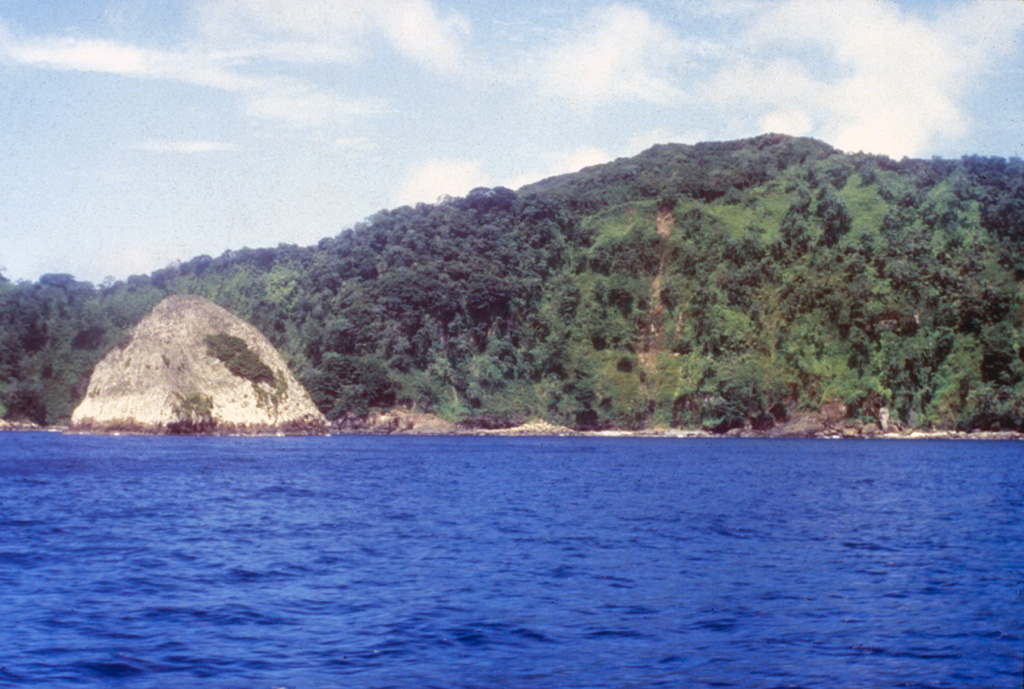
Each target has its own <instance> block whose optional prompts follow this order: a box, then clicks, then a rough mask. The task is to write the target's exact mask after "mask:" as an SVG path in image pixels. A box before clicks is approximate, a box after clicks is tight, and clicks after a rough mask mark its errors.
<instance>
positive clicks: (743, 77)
mask: <svg viewBox="0 0 1024 689" xmlns="http://www.w3.org/2000/svg"><path fill="white" fill-rule="evenodd" d="M1022 28H1024V3H1017V2H1013V3H1011V2H980V1H979V2H973V3H970V4H966V5H958V6H956V7H955V8H953V9H952V10H949V11H947V12H946V13H944V14H942V15H940V16H939V17H937V18H935V19H926V18H923V17H921V16H918V15H915V14H911V13H908V12H904V11H902V10H901V9H900V8H899V7H898V6H897V5H895V4H894V3H892V2H887V1H884V0H844V2H833V3H822V2H818V1H815V0H787V1H786V2H781V3H772V4H769V5H767V10H765V11H764V12H762V13H760V14H759V15H758V16H757V17H756V18H755V19H754V21H753V23H752V24H751V25H750V27H749V29H748V30H747V31H746V32H745V33H744V34H742V35H741V36H739V37H738V39H737V41H736V43H735V45H734V51H735V52H734V54H733V56H732V57H731V58H730V59H728V60H727V61H726V63H725V64H724V66H723V67H722V68H721V69H720V70H719V72H718V74H717V75H716V77H715V78H714V81H713V83H711V84H709V86H708V88H707V95H708V97H709V98H710V99H711V100H712V101H713V102H715V103H716V105H717V106H718V107H719V108H721V109H729V110H730V111H732V112H737V111H742V110H744V109H750V108H751V107H753V108H756V109H757V110H759V111H761V112H763V113H766V114H763V115H760V117H759V118H758V124H759V125H760V126H761V128H762V129H771V130H776V131H784V132H785V133H790V134H813V135H815V136H819V137H820V138H823V139H825V140H826V141H828V142H829V143H832V144H834V145H836V146H838V147H839V148H841V149H844V150H854V151H856V150H865V151H870V152H875V153H886V154H889V155H894V156H901V155H920V154H921V153H922V152H924V151H926V150H927V149H928V148H929V146H931V145H933V144H934V143H935V142H936V141H941V140H955V139H957V138H959V137H962V136H964V135H965V134H967V133H968V132H969V130H970V126H971V121H970V119H969V117H968V115H967V113H966V111H965V108H964V106H963V105H962V102H963V100H964V97H965V95H966V94H967V93H968V92H969V90H970V89H971V88H972V86H973V84H974V82H975V81H976V80H978V79H981V78H983V73H984V70H985V69H986V66H987V65H988V64H989V62H990V61H991V59H992V58H993V56H994V55H996V54H1000V53H1003V54H1005V53H1007V52H1009V51H1011V50H1013V48H1014V46H1015V45H1016V44H1015V43H1014V41H1015V40H1016V38H1017V37H1018V35H1019V33H1020V31H1021V29H1022Z"/></svg>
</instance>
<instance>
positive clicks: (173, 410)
mask: <svg viewBox="0 0 1024 689" xmlns="http://www.w3.org/2000/svg"><path fill="white" fill-rule="evenodd" d="M71 423H72V426H73V427H75V428H77V429H80V430H99V431H118V430H126V431H144V432H156V433H210V432H228V433H230V432H240V433H255V432H271V433H272V432H301V431H310V430H316V429H318V428H320V427H321V426H322V425H323V423H324V418H323V416H322V415H321V414H320V412H319V411H318V410H317V408H316V407H315V406H314V405H313V402H312V401H311V400H310V398H309V394H308V393H307V392H306V390H305V389H304V388H303V387H302V385H300V384H299V382H298V381H297V380H295V377H294V376H293V375H292V374H291V373H290V372H289V370H288V366H287V364H285V362H284V361H283V360H282V359H281V356H280V355H279V354H278V353H277V350H275V349H274V347H273V345H271V344H270V342H268V341H267V339H266V338H265V337H264V336H263V335H262V334H261V333H260V332H259V331H257V330H256V329H255V328H253V327H252V326H251V325H249V324H248V323H246V322H244V321H242V320H241V319H239V318H237V317H236V316H234V315H232V314H231V313H229V312H228V311H226V310H224V309H223V308H221V307H219V306H217V305H216V304H213V303H211V302H209V301H207V300H206V299H203V298H202V297H197V296H171V297H168V298H166V299H164V300H163V301H161V302H160V303H159V304H157V306H156V307H155V308H154V309H153V311H152V312H151V313H150V314H149V315H148V316H147V317H146V318H145V319H143V320H142V321H141V322H140V323H139V324H138V325H137V326H136V328H135V330H134V331H133V332H132V335H131V338H130V339H129V340H128V341H127V342H126V343H124V344H123V346H118V347H115V348H114V349H112V350H111V351H110V352H109V353H108V354H107V355H106V356H105V357H104V358H103V359H102V360H101V361H100V362H99V364H97V365H96V368H95V370H94V371H93V373H92V377H91V378H90V380H89V388H88V391H87V392H86V395H85V399H84V400H83V401H82V403H81V404H80V405H79V406H78V408H77V409H75V411H74V414H73V415H72V417H71Z"/></svg>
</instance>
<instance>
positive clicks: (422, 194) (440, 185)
mask: <svg viewBox="0 0 1024 689" xmlns="http://www.w3.org/2000/svg"><path fill="white" fill-rule="evenodd" d="M491 184H492V183H491V181H490V177H489V176H488V175H487V174H486V173H485V172H484V171H483V167H482V166H481V164H480V162H479V161H476V160H450V159H439V160H429V161H426V162H423V163H418V164H416V165H413V166H411V167H410V168H409V170H408V172H407V173H406V178H405V182H404V183H403V184H402V187H401V189H400V190H399V192H398V196H397V198H396V199H395V201H396V202H397V203H399V204H410V205H411V204H414V203H434V202H436V201H437V200H438V199H439V198H441V197H443V196H465V195H466V194H467V193H469V191H471V190H472V189H475V188H476V187H486V186H491Z"/></svg>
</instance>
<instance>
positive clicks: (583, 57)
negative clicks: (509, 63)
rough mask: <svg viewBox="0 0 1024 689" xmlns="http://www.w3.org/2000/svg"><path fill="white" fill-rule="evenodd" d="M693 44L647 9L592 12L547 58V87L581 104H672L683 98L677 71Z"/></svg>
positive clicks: (543, 67) (543, 74)
mask: <svg viewBox="0 0 1024 689" xmlns="http://www.w3.org/2000/svg"><path fill="white" fill-rule="evenodd" d="M691 50H692V47H691V46H688V45H687V44H685V43H683V42H682V41H681V40H679V39H678V38H677V37H676V36H675V35H674V34H673V33H672V32H671V31H670V30H669V29H667V28H666V27H664V26H662V25H661V24H659V23H657V22H656V21H654V20H653V19H652V18H651V16H650V15H649V14H648V13H647V12H645V11H644V10H642V9H639V8H637V7H631V6H628V5H611V6H609V7H603V8H599V9H595V10H592V11H591V12H590V13H589V14H588V15H587V17H586V18H585V20H584V21H583V23H582V24H581V25H580V26H577V27H574V30H573V32H572V33H571V34H569V35H568V36H567V37H566V39H565V40H564V41H563V42H562V43H561V44H560V45H557V46H555V47H554V48H553V49H551V50H550V51H548V52H547V54H545V55H543V56H542V59H541V61H540V63H539V66H538V69H539V70H540V73H539V79H540V82H541V85H542V88H543V89H544V90H545V91H546V92H547V93H548V94H549V95H553V96H557V97H560V98H565V99H567V100H569V101H571V102H573V103H574V104H576V105H577V106H579V107H581V108H590V107H592V106H594V105H596V104H598V103H602V102H606V101H615V100H640V101H647V102H651V103H669V102H672V101H679V100H682V99H683V93H682V92H681V91H680V90H679V89H678V88H676V87H675V86H674V85H673V84H672V81H671V76H672V72H673V69H674V68H675V67H677V65H678V64H679V61H680V60H681V59H682V58H683V56H684V55H685V54H686V53H687V52H688V51H691Z"/></svg>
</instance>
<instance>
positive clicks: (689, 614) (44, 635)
mask: <svg viewBox="0 0 1024 689" xmlns="http://www.w3.org/2000/svg"><path fill="white" fill-rule="evenodd" d="M1022 591H1024V444H1021V443H1014V442H969V441H898V440H897V441H893V440H889V441H886V440H863V441H859V440H849V441H827V440H820V441H818V440H802V441H785V440H740V439H735V440H701V439H649V438H648V439H625V438H444V437H438V438H423V437H368V436H353V437H347V436H340V437H332V438H171V437H117V438H112V437H94V436H78V437H76V436H62V435H57V434H45V433H0V686H15V687H55V688H61V687H115V688H116V687H125V688H129V687H130V688H133V689H134V688H137V687H204V688H208V687H212V688H221V687H232V688H235V687H238V688H262V689H272V688H276V687H295V688H306V687H309V688H332V687H412V688H417V687H444V688H455V687H560V688H561V687H743V688H747V687H755V688H756V687H872V688H874V687H1013V688H1015V689H1016V688H1018V687H1020V686H1021V680H1022V672H1024V594H1022Z"/></svg>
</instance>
